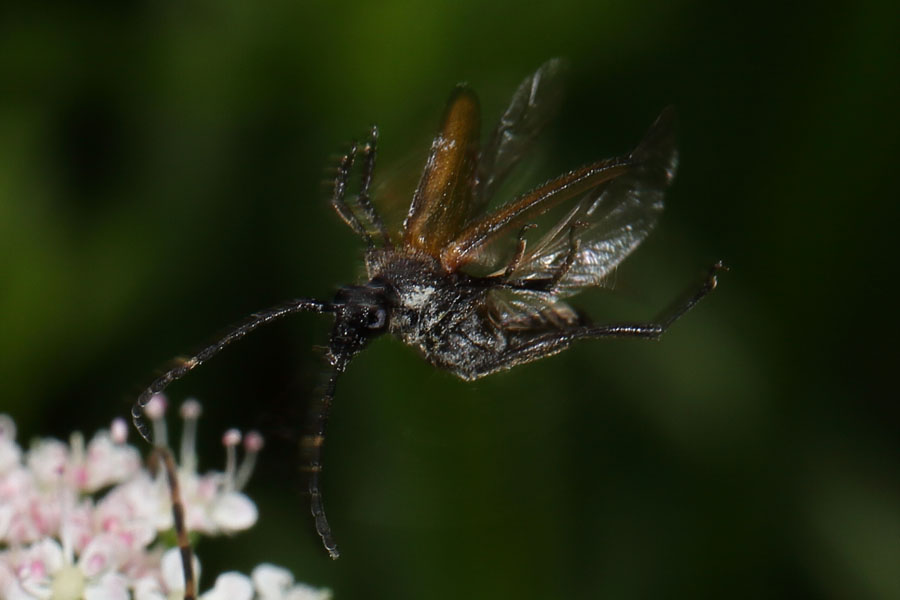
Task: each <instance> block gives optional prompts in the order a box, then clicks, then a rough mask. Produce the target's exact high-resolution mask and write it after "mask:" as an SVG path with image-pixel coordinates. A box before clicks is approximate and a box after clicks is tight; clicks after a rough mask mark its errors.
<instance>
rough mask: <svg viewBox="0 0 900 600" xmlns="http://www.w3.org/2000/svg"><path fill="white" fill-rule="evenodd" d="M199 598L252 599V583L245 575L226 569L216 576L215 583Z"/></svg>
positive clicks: (220, 599) (219, 599)
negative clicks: (226, 570)
mask: <svg viewBox="0 0 900 600" xmlns="http://www.w3.org/2000/svg"><path fill="white" fill-rule="evenodd" d="M200 598H201V600H252V598H253V584H252V583H250V578H249V577H247V576H246V575H241V574H240V573H237V572H235V571H228V572H227V573H222V574H221V575H219V576H218V577H216V584H215V585H214V586H213V589H211V590H209V591H208V592H206V593H205V594H203V595H202V596H200Z"/></svg>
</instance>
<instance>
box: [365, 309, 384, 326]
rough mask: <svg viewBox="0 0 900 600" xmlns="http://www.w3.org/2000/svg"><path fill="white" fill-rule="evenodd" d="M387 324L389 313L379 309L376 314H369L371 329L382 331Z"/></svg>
mask: <svg viewBox="0 0 900 600" xmlns="http://www.w3.org/2000/svg"><path fill="white" fill-rule="evenodd" d="M386 323H387V311H386V310H384V309H383V308H379V309H378V310H376V311H375V312H370V313H369V324H368V327H369V329H381V328H382V327H384V326H385V324H386Z"/></svg>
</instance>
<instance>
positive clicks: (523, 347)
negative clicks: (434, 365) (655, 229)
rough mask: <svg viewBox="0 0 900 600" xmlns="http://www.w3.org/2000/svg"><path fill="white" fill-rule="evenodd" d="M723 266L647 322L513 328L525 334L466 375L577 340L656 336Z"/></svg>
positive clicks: (703, 293)
mask: <svg viewBox="0 0 900 600" xmlns="http://www.w3.org/2000/svg"><path fill="white" fill-rule="evenodd" d="M723 270H726V267H725V266H724V265H722V263H721V261H720V262H717V263H716V264H714V265H713V266H712V267H711V268H710V270H709V273H708V274H707V276H706V277H705V278H704V280H703V282H702V284H701V285H700V286H699V287H698V288H695V289H691V290H689V291H688V293H687V294H686V296H685V297H684V298H683V299H680V300H679V301H677V302H676V303H675V304H673V305H672V307H670V308H669V309H668V310H666V311H664V312H663V313H662V314H661V315H660V316H659V317H658V318H657V319H655V320H654V321H652V322H649V323H620V324H614V325H600V326H595V325H584V326H577V327H571V328H569V329H563V330H557V331H550V332H546V331H544V332H540V333H536V334H534V335H532V336H530V337H528V333H527V332H524V331H523V332H516V335H517V336H524V337H525V339H524V340H522V341H520V342H519V343H514V344H513V345H511V346H510V348H509V349H507V350H506V351H504V352H502V353H499V354H497V355H496V356H495V357H493V358H492V359H489V360H486V361H484V362H483V363H481V364H479V365H476V366H475V368H474V370H473V371H470V372H467V373H466V376H465V378H466V379H477V378H479V377H483V376H485V375H489V374H491V373H495V372H497V371H502V370H505V369H510V368H512V367H514V366H516V365H521V364H524V363H528V362H531V361H533V360H537V359H539V358H544V357H546V356H552V355H554V354H557V353H558V352H561V351H563V350H565V349H566V348H568V347H569V345H570V344H571V343H572V342H574V341H576V340H583V339H599V338H607V337H618V338H623V337H632V338H642V339H648V340H656V339H659V337H660V336H661V335H662V334H663V333H665V332H666V331H667V330H668V329H669V327H670V326H671V325H672V324H673V323H674V322H675V321H677V320H678V319H679V318H681V317H682V316H684V314H685V313H687V312H688V311H689V310H690V309H691V308H693V307H694V306H695V305H696V304H697V303H698V302H700V300H702V299H703V298H704V297H705V296H706V295H707V294H709V293H710V292H711V291H713V290H714V289H715V287H716V283H717V279H716V276H717V274H718V272H719V271H723Z"/></svg>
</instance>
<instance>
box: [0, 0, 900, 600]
mask: <svg viewBox="0 0 900 600" xmlns="http://www.w3.org/2000/svg"><path fill="white" fill-rule="evenodd" d="M0 15H2V16H0V81H2V84H0V85H2V90H3V91H2V97H0V327H2V332H0V410H2V411H3V412H8V413H10V414H12V415H13V416H14V417H15V418H16V420H17V423H18V424H19V427H20V429H21V434H20V438H21V439H23V440H27V439H29V438H30V437H31V436H34V435H46V434H53V435H56V436H65V435H67V433H68V432H70V431H71V430H73V429H81V430H83V431H86V432H93V431H94V430H95V429H96V428H98V427H102V426H105V425H106V424H107V423H108V422H109V421H110V419H111V418H113V417H114V416H116V415H124V414H126V412H127V410H128V407H129V405H130V403H131V401H132V400H133V398H134V395H135V394H136V393H137V392H138V391H139V389H140V388H141V386H142V385H144V384H146V383H148V381H149V380H150V379H151V377H152V375H153V373H154V370H155V369H156V368H157V367H158V366H159V365H161V364H163V363H164V362H165V361H166V360H167V359H169V358H171V357H172V356H174V355H176V354H178V353H183V352H186V351H188V350H190V349H193V348H196V347H197V346H198V344H200V343H202V342H203V341H204V340H208V339H210V337H211V336H212V334H213V333H214V332H216V331H217V330H219V329H221V328H222V327H224V326H225V325H227V324H229V323H231V322H233V321H236V320H238V319H240V318H241V317H242V316H244V315H246V314H248V313H250V312H251V311H253V310H255V309H259V308H263V307H266V306H268V305H271V304H275V303H277V302H279V301H281V300H284V299H287V298H292V297H297V296H314V297H330V296H331V295H332V294H333V293H334V291H335V290H336V288H337V287H338V286H340V285H343V284H347V283H352V282H355V281H358V279H359V278H360V276H361V260H360V259H361V253H362V250H363V248H362V246H361V245H360V243H359V242H358V241H357V240H356V238H355V237H354V236H353V235H352V233H351V232H350V231H349V230H348V229H347V228H346V227H345V226H344V225H343V224H342V223H340V222H339V220H338V219H337V218H336V217H335V215H334V214H332V212H331V210H330V208H329V207H328V205H327V200H326V195H327V188H326V186H324V185H323V182H325V181H326V178H327V175H326V168H327V167H329V166H333V165H334V161H335V156H336V153H338V152H340V151H341V150H342V149H343V148H345V147H346V145H345V143H346V142H347V141H349V140H350V139H352V138H354V137H359V136H362V135H364V133H365V131H366V129H367V127H368V126H370V125H371V124H373V123H377V124H378V125H379V126H380V127H381V132H382V137H381V144H382V145H381V153H380V156H379V170H378V173H377V174H376V180H381V181H384V180H387V179H391V178H393V179H394V180H398V179H403V177H404V173H405V174H406V177H407V178H408V177H410V175H409V174H410V173H412V175H411V176H412V177H413V178H415V176H416V171H417V169H418V168H420V165H421V160H422V159H423V158H424V155H425V149H426V148H427V145H428V143H429V140H430V137H431V135H432V134H433V132H434V130H435V128H436V126H437V123H438V119H439V116H440V113H441V111H442V109H443V104H444V101H445V99H446V96H447V93H448V92H449V91H450V89H451V88H452V86H453V85H454V84H455V83H457V82H459V81H468V82H469V83H470V84H471V85H472V86H473V87H474V88H475V89H476V90H478V92H479V94H480V96H481V100H482V105H483V109H484V113H485V123H487V124H490V123H491V122H492V121H494V120H495V119H496V118H497V116H498V115H499V113H500V111H501V110H502V108H503V107H504V106H505V102H506V101H507V100H508V98H509V95H510V94H511V93H512V90H513V89H514V88H515V86H516V85H517V83H518V82H519V81H520V80H521V79H522V78H523V77H524V76H526V75H527V74H529V73H530V72H532V71H533V70H534V69H535V68H536V67H537V66H538V65H539V64H540V63H542V62H543V61H544V60H546V59H547V58H549V57H552V56H564V57H566V58H568V60H569V63H570V67H571V69H570V76H569V88H568V95H567V98H566V101H565V104H564V107H563V110H562V114H561V115H560V118H559V119H558V120H557V121H556V123H555V124H554V125H553V126H552V127H551V128H550V130H549V131H548V132H547V135H546V136H545V137H544V144H543V148H544V150H545V152H544V161H543V163H542V166H541V167H540V168H539V169H537V170H536V171H534V172H533V173H532V174H531V175H530V176H529V177H530V179H529V180H528V181H527V182H526V183H535V182H538V181H541V180H543V179H544V178H545V177H547V176H550V175H555V174H558V173H560V172H562V171H563V170H566V169H569V168H573V167H575V166H579V165H581V164H583V163H585V162H588V161H591V160H594V159H597V158H601V157H607V156H613V155H616V154H621V153H624V152H626V151H628V150H629V149H630V148H631V147H633V145H634V144H635V143H636V142H637V141H638V140H639V139H640V136H641V135H642V134H643V132H644V131H645V129H646V127H647V126H648V125H649V124H650V123H651V122H652V120H653V119H654V117H655V116H656V114H657V113H658V112H659V110H660V109H661V108H662V107H664V106H666V105H667V104H674V105H675V106H676V108H677V111H678V114H679V121H680V123H679V130H680V133H679V140H680V141H679V146H680V149H681V168H680V172H679V175H678V178H677V180H676V182H675V185H674V187H673V188H672V190H671V193H670V194H669V196H668V200H667V212H666V213H665V215H664V217H663V219H662V221H661V223H660V226H659V227H658V229H657V231H656V232H655V233H654V234H653V235H652V236H651V237H650V238H649V239H648V240H647V242H646V243H644V244H643V246H642V247H641V248H640V250H639V251H638V252H636V253H635V254H634V255H633V256H632V258H630V259H629V260H628V261H626V263H625V264H624V266H623V267H622V268H621V269H620V270H619V272H618V276H617V281H618V284H617V291H616V292H615V293H612V294H610V293H608V292H588V293H585V294H583V295H581V296H580V297H579V298H578V299H577V301H576V302H575V303H576V304H577V305H578V306H579V307H581V308H583V309H585V310H586V312H588V313H589V314H591V315H592V316H593V317H594V318H595V319H596V320H598V321H603V320H606V319H609V320H620V319H639V318H646V317H649V316H652V315H653V314H655V313H656V312H657V311H658V310H659V309H660V308H662V307H664V306H665V305H666V304H667V303H668V302H669V301H670V300H671V299H672V297H674V296H675V295H677V294H678V293H679V292H680V291H681V290H682V289H683V287H684V286H685V285H686V284H687V283H689V282H691V281H695V280H696V278H697V277H698V276H699V274H700V272H701V270H702V269H703V268H705V267H706V266H707V265H709V264H711V263H712V262H713V261H714V260H716V259H719V258H721V259H723V260H724V261H725V262H726V263H727V264H728V265H730V266H731V268H732V270H731V272H730V273H728V274H726V275H725V276H723V277H722V279H721V285H720V288H719V290H717V291H716V292H715V294H713V295H712V296H711V297H710V298H709V299H707V300H705V301H704V302H703V303H702V304H701V305H700V306H699V307H698V308H697V309H696V310H695V311H694V312H692V313H691V314H690V315H689V316H688V317H687V318H685V319H684V320H683V321H681V322H679V323H678V325H677V326H676V327H674V328H673V330H672V331H671V332H670V334H668V335H667V336H666V337H665V338H664V340H663V341H662V342H661V343H658V344H651V343H643V342H637V341H608V342H594V343H583V344H580V345H578V346H577V347H575V348H574V349H572V350H570V351H568V352H566V353H564V354H562V355H559V356H557V357H554V358H551V359H548V360H545V361H542V362H538V363H535V364H533V365H529V366H525V367H521V368H518V369H515V370H513V371H511V372H508V373H504V374H501V375H497V376H493V377H490V378H487V379H485V380H482V381H479V382H476V383H474V384H465V383H462V382H460V381H457V380H455V379H454V378H452V377H451V376H449V375H447V374H445V373H442V372H438V371H436V370H435V369H433V368H431V367H430V366H428V365H427V364H425V363H424V361H422V360H421V359H420V358H419V357H418V356H416V354H415V353H414V352H413V351H411V350H409V349H408V348H406V347H404V346H403V345H401V344H399V343H397V342H396V341H393V340H387V339H385V340H380V341H378V342H377V343H374V344H373V345H372V347H371V348H370V349H369V350H368V351H367V352H366V353H364V354H363V355H362V356H360V357H359V358H358V360H357V361H356V362H355V363H354V364H353V365H352V366H351V368H350V370H349V371H348V373H347V374H346V376H345V377H344V378H343V380H342V381H341V384H340V389H339V391H338V396H337V401H336V403H335V407H334V412H333V415H332V421H331V426H330V430H329V438H328V445H327V450H326V475H325V499H326V504H327V506H328V509H329V516H330V518H331V522H332V525H333V527H334V530H335V534H336V536H337V538H338V542H339V544H340V546H341V549H342V551H343V554H344V556H343V557H342V558H341V559H340V560H339V561H336V562H333V561H331V560H330V559H329V558H328V557H327V555H326V554H325V552H324V550H323V549H322V547H321V544H320V542H319V539H318V537H317V536H316V535H315V533H314V532H313V530H312V526H311V522H310V521H311V519H310V518H309V516H308V508H307V504H306V500H305V499H304V498H302V497H301V495H300V493H299V491H298V490H299V488H300V485H299V477H298V475H297V472H296V457H295V452H294V449H293V443H294V437H295V431H296V425H297V424H298V423H299V421H300V420H301V419H302V416H303V413H304V406H305V403H306V402H308V400H309V398H310V396H311V394H313V391H314V388H315V386H316V384H317V381H318V377H319V375H318V372H319V369H320V365H321V358H320V353H319V352H318V351H316V350H315V349H314V346H315V345H323V344H325V343H326V340H327V333H328V330H329V326H330V323H329V321H328V319H326V318H323V317H318V316H315V315H302V316H298V317H296V318H293V319H290V320H288V321H285V322H283V323H281V324H279V325H277V326H274V327H272V328H270V329H268V330H265V331H261V332H259V333H258V334H257V335H255V336H253V337H252V338H249V339H248V340H247V341H246V342H244V343H242V344H241V345H240V346H238V347H235V348H233V349H231V350H230V351H229V352H227V353H225V354H224V355H222V356H221V357H220V358H218V359H217V360H216V361H215V362H213V363H211V364H210V365H208V366H207V367H205V368H203V369H200V370H199V371H198V372H197V373H196V374H195V375H193V376H192V377H190V378H189V379H187V380H184V381H183V382H181V383H179V384H178V385H177V386H173V387H172V388H171V390H170V392H171V395H170V397H171V398H172V399H173V401H175V402H180V401H181V400H182V399H183V398H184V397H186V396H196V397H198V398H200V399H201V400H202V401H203V402H204V404H205V410H206V412H205V415H206V416H205V420H204V422H203V424H202V426H201V435H202V439H201V442H202V445H203V449H202V457H203V460H204V463H203V466H205V467H206V468H221V465H222V452H221V449H220V447H219V446H218V440H219V436H220V434H221V432H222V431H223V430H224V428H225V427H227V426H238V427H241V428H242V429H248V428H251V427H258V428H260V429H262V431H263V433H264V434H265V435H266V436H267V439H268V442H269V445H268V446H267V450H266V451H265V453H264V455H263V457H262V459H261V463H262V464H261V466H260V468H259V470H258V472H257V473H256V475H255V477H254V479H253V480H252V482H251V484H250V486H249V489H248V493H249V494H250V496H251V497H253V498H254V499H255V500H256V501H257V502H258V504H259V506H260V510H261V520H260V522H259V524H258V525H257V527H255V528H254V529H253V530H251V531H249V532H247V533H244V534H241V535H239V536H236V537H234V538H232V539H225V540H219V541H215V542H204V543H203V545H201V546H200V548H199V549H198V551H199V554H200V559H201V561H202V562H203V565H204V571H205V572H206V574H207V577H206V579H205V580H204V581H205V585H204V587H206V586H208V585H210V584H211V575H212V574H214V573H216V572H218V571H221V570H226V569H240V570H243V571H245V572H246V571H248V570H249V569H250V568H252V566H253V565H255V564H258V563H259V562H263V561H269V562H275V563H278V564H282V565H285V566H287V567H289V568H291V569H292V570H293V572H294V573H296V575H297V576H298V577H299V578H300V579H301V580H304V581H307V582H310V583H313V584H316V585H326V586H329V587H331V588H333V589H334V590H335V592H336V595H337V597H338V598H460V597H468V598H622V599H629V598H682V597H684V598H836V599H837V598H853V599H860V598H862V599H865V598H879V599H880V598H885V599H888V598H894V599H895V598H900V466H898V465H900V436H898V435H897V432H898V426H900V408H898V403H897V392H896V384H895V383H894V377H893V376H894V375H895V370H896V369H897V367H898V352H897V348H896V323H895V321H896V318H897V317H896V315H897V311H896V300H895V298H896V296H895V295H894V294H893V292H892V291H891V290H892V287H893V285H892V284H893V279H894V275H895V274H896V261H895V258H896V256H897V251H896V248H895V246H894V245H893V244H892V243H890V242H891V240H894V239H896V228H897V223H898V216H900V215H898V210H897V200H898V193H897V186H896V183H895V181H896V175H895V174H896V169H897V162H898V161H897V159H898V158H900V153H898V143H897V140H898V137H900V130H898V119H897V116H896V114H897V106H898V105H900V94H898V83H897V82H898V81H900V69H898V46H897V40H898V39H900V27H898V23H900V19H898V11H897V9H896V3H894V2H889V1H885V2H883V3H882V2H877V1H874V2H872V1H866V0H861V1H857V2H852V3H851V2H848V3H811V2H810V3H790V4H780V3H779V4H766V3H763V4H759V3H741V4H740V5H739V4H738V3H720V2H710V1H707V2H686V1H685V2H678V1H676V2H666V3H658V4H645V3H636V2H635V3H630V2H593V3H588V2H566V1H561V2H553V3H550V2H546V3H533V4H528V3H484V2H475V1H472V0H455V1H453V2H447V1H443V2H430V3H428V4H427V5H421V6H414V5H408V4H407V3H403V2H371V3H369V2H334V3H332V2H328V3H326V2H306V3H305V2H297V1H261V2H249V1H245V2H238V1H196V0H189V1H186V2H165V1H164V2H145V3H121V2H106V3H103V2H101V3H94V4H91V5H88V4H82V3H64V2H60V3H56V4H48V3H40V4H39V3H28V4H25V3H19V6H18V7H11V6H7V7H5V8H4V9H2V13H0ZM398 173H399V174H398ZM407 200H408V198H401V199H396V198H389V197H386V196H385V197H384V198H377V199H376V202H381V203H382V204H393V205H395V206H394V208H395V210H396V209H397V206H400V208H399V210H400V211H402V210H403V208H402V203H403V202H406V201H407Z"/></svg>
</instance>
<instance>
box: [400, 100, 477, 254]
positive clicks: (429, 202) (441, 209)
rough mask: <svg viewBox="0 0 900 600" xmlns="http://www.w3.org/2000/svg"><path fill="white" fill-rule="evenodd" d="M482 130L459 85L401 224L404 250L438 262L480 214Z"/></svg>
mask: <svg viewBox="0 0 900 600" xmlns="http://www.w3.org/2000/svg"><path fill="white" fill-rule="evenodd" d="M480 127H481V125H480V116H479V106H478V99H477V98H476V97H475V93H474V92H472V90H470V89H469V88H468V87H466V86H458V87H457V88H456V90H454V92H453V94H452V95H451V96H450V100H449V101H448V102H447V108H446V110H445V112H444V118H443V121H442V125H441V129H440V131H439V132H438V134H437V136H435V138H434V140H433V141H432V143H431V151H430V152H429V155H428V160H427V162H426V163H425V169H424V171H423V172H422V177H421V179H420V180H419V185H418V187H417V188H416V191H415V194H413V200H412V203H411V205H410V207H409V214H408V215H407V217H406V220H405V221H404V223H403V244H404V246H406V247H408V248H413V249H416V250H420V251H423V252H425V253H427V254H430V255H432V256H434V257H435V258H438V257H439V256H440V252H441V249H442V248H444V246H446V245H447V243H449V242H450V240H452V239H454V238H455V237H457V235H458V234H459V231H460V230H461V229H462V227H463V225H464V224H465V223H466V222H467V221H469V220H470V219H471V217H472V215H473V213H474V212H475V210H476V207H475V202H474V189H475V181H476V169H477V165H478V140H479V137H480Z"/></svg>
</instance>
